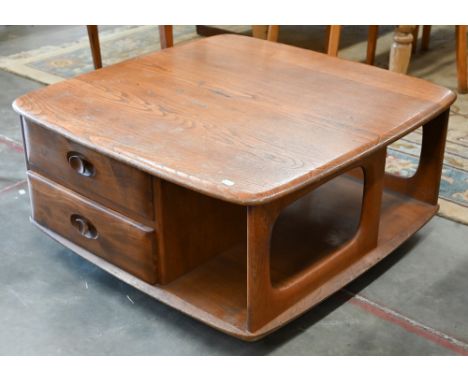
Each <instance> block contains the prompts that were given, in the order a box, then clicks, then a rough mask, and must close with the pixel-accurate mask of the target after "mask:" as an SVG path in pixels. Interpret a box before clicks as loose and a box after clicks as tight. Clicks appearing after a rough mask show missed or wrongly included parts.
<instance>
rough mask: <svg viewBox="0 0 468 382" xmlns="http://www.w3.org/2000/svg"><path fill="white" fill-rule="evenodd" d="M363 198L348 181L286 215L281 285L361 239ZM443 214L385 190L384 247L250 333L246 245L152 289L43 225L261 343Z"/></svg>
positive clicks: (160, 295)
mask: <svg viewBox="0 0 468 382" xmlns="http://www.w3.org/2000/svg"><path fill="white" fill-rule="evenodd" d="M362 194H363V186H362V182H360V181H358V180H356V179H354V178H351V177H349V176H347V175H343V176H339V177H337V178H335V179H333V180H332V181H330V182H327V183H325V184H324V185H323V186H321V187H319V188H318V189H316V190H315V191H313V192H312V193H309V194H308V195H307V196H306V197H305V198H304V199H302V200H301V207H300V208H295V206H293V208H291V209H289V210H288V211H285V214H284V215H283V216H281V220H280V221H278V225H277V227H275V231H274V234H275V236H277V238H273V240H272V255H273V256H272V258H271V262H270V266H271V276H272V281H273V283H274V284H278V283H283V282H284V281H285V280H287V279H289V278H290V277H291V272H292V273H293V274H295V273H296V271H297V270H298V269H303V267H304V266H310V265H313V264H315V263H317V262H320V261H321V260H322V259H323V256H326V255H327V254H329V253H330V251H333V249H335V250H336V249H338V248H340V247H341V246H342V245H343V243H346V242H347V241H348V240H349V239H350V238H351V237H353V236H354V234H355V232H356V212H359V209H360V206H361V202H362ZM344 195H345V196H344ZM305 211H306V213H304V212H305ZM307 211H313V213H307ZM337 211H339V212H340V213H337ZM436 211H437V206H433V205H430V204H427V203H423V202H420V201H418V200H415V199H412V198H409V197H407V196H405V195H403V194H400V193H396V192H392V191H384V193H383V195H382V209H381V220H380V229H379V236H378V245H377V247H376V248H375V249H373V250H371V251H369V252H367V253H362V256H361V257H360V258H359V259H358V260H357V261H356V262H355V263H354V264H353V265H352V266H350V267H348V268H346V269H344V270H343V271H342V272H340V273H339V274H338V275H336V276H335V277H333V278H331V279H330V280H328V282H327V283H326V284H325V285H324V286H323V287H322V288H318V289H316V290H314V291H313V292H311V293H310V294H309V295H308V296H307V297H305V298H304V299H302V300H300V301H298V302H297V303H294V304H293V305H291V306H290V307H289V308H288V309H287V310H285V311H284V312H281V313H279V314H278V316H277V317H275V318H274V319H273V320H271V321H270V322H269V323H268V324H266V325H265V326H263V327H262V328H260V329H258V330H254V331H250V330H248V327H247V282H246V281H247V264H246V258H247V253H246V246H245V245H244V244H239V245H233V246H232V247H231V248H230V249H228V250H226V251H225V252H223V253H220V254H219V256H216V257H213V258H212V259H210V260H209V261H207V262H205V263H203V264H201V265H200V266H198V267H197V268H195V269H193V270H192V271H190V272H188V273H186V274H185V275H183V276H181V277H179V278H178V279H176V280H174V281H173V282H171V283H169V284H167V285H149V284H147V283H146V282H143V281H141V280H140V279H138V278H136V277H134V276H133V275H131V274H129V273H128V272H126V271H125V270H122V269H120V268H117V267H115V266H113V265H112V264H111V263H109V262H107V261H105V260H104V259H102V258H101V257H97V256H95V255H94V254H93V253H91V252H89V250H86V248H83V247H80V246H77V245H75V244H73V243H71V242H70V241H69V240H67V239H66V238H63V237H62V236H60V235H57V234H56V233H54V232H53V231H51V230H50V229H47V227H44V226H43V225H42V224H41V223H39V227H40V228H41V229H42V230H43V231H44V232H45V233H47V234H48V235H50V236H51V237H53V238H54V239H55V240H57V241H59V242H60V243H62V244H64V245H65V246H67V247H68V248H71V249H72V250H73V251H75V252H76V253H78V254H79V255H80V256H83V257H84V258H86V259H88V260H89V261H91V262H93V263H95V264H97V265H98V266H99V267H101V268H103V269H105V270H106V271H108V272H110V273H111V274H113V275H114V276H116V277H118V278H119V279H121V280H123V281H125V282H126V283H128V284H130V285H132V286H134V287H135V288H137V289H139V290H141V291H143V292H144V293H147V294H149V295H150V296H153V297H154V298H157V299H158V300H160V301H162V302H164V303H165V304H168V305H169V306H172V307H174V308H176V309H178V310H180V311H182V312H184V313H186V314H188V315H190V316H192V317H194V318H196V319H198V320H201V321H203V322H205V323H206V324H208V325H210V326H213V327H215V328H216V329H218V330H222V331H224V332H226V333H229V334H231V335H234V336H236V337H239V338H242V339H244V340H249V341H253V340H257V339H259V338H261V337H263V336H265V335H266V334H268V333H270V332H272V331H274V330H276V329H278V327H280V326H282V325H284V324H286V323H287V322H289V321H291V320H292V319H293V318H295V317H297V316H298V315H300V314H301V313H303V312H305V311H307V310H308V309H310V307H312V306H314V305H316V304H317V303H319V302H320V301H322V300H323V299H325V298H326V297H328V296H329V295H330V294H332V293H333V292H336V291H337V290H339V289H340V288H342V287H343V286H344V285H346V284H347V283H349V282H350V281H352V280H353V279H355V278H356V277H358V276H359V275H360V274H362V273H363V272H364V271H366V270H367V269H369V268H370V267H372V266H373V265H374V264H375V263H377V262H378V261H380V260H382V259H383V258H384V257H385V256H387V255H389V254H390V253H391V252H392V251H393V250H394V249H395V248H397V247H398V246H399V245H401V244H402V243H403V242H404V241H406V240H407V239H408V237H409V236H410V235H411V234H412V233H414V232H416V231H417V230H418V229H419V228H421V227H422V226H423V225H424V224H425V223H426V222H427V221H428V220H429V219H430V218H431V217H432V216H433V215H434V214H435V213H436ZM298 221H300V222H301V225H303V226H305V227H307V232H304V231H302V233H301V232H296V231H294V230H293V229H291V226H293V225H295V224H297V222H298ZM347 222H349V224H347ZM37 223H38V222H36V224H37ZM233 229H237V228H236V227H235V226H234V227H233ZM332 236H333V238H332ZM284 242H289V243H291V242H293V243H294V244H293V246H292V247H291V246H290V245H289V246H284V245H283V243H284ZM315 248H316V250H315V251H314V250H313V249H315ZM291 250H293V252H294V253H292V252H291Z"/></svg>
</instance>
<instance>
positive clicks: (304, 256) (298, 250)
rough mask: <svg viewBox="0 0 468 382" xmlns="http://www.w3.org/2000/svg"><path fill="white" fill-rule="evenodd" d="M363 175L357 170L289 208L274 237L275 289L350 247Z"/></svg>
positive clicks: (358, 209)
mask: <svg viewBox="0 0 468 382" xmlns="http://www.w3.org/2000/svg"><path fill="white" fill-rule="evenodd" d="M362 200H363V171H362V169H361V168H356V169H354V170H352V171H351V172H348V173H346V174H343V175H340V176H338V177H336V178H334V179H332V180H331V181H329V182H327V183H325V184H323V185H321V186H320V187H318V188H317V189H315V190H313V191H311V192H310V193H309V194H307V195H306V196H304V197H302V198H300V199H298V200H297V201H295V202H294V203H292V204H291V205H289V206H288V207H286V208H285V209H284V210H283V211H282V212H281V214H280V215H279V216H278V219H277V220H276V222H275V225H274V228H273V232H272V237H271V253H270V267H271V269H270V273H271V282H272V285H273V287H278V286H280V285H282V284H284V283H287V282H288V280H289V279H291V278H292V277H294V276H295V275H296V274H298V273H299V272H301V271H303V270H304V269H307V268H309V267H311V266H313V265H315V264H318V263H319V262H320V261H321V260H323V259H325V258H326V257H327V256H329V255H330V254H332V253H333V252H335V251H336V250H337V249H339V248H340V247H341V246H343V245H345V244H346V243H348V242H349V241H350V240H351V239H352V238H353V237H354V236H355V235H356V232H357V230H358V228H359V219H360V215H361V209H362Z"/></svg>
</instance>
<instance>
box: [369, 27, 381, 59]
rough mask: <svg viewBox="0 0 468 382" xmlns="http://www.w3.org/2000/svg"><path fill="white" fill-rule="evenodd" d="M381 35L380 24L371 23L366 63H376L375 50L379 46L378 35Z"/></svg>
mask: <svg viewBox="0 0 468 382" xmlns="http://www.w3.org/2000/svg"><path fill="white" fill-rule="evenodd" d="M378 36H379V26H378V25H369V32H368V34H367V56H366V64H369V65H374V61H375V50H376V48H377V37H378Z"/></svg>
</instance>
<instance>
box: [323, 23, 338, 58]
mask: <svg viewBox="0 0 468 382" xmlns="http://www.w3.org/2000/svg"><path fill="white" fill-rule="evenodd" d="M340 34H341V25H329V26H328V28H327V41H326V47H327V49H326V53H327V54H329V55H330V56H334V57H336V56H338V49H339V45H340Z"/></svg>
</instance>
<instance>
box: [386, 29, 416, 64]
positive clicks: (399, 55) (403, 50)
mask: <svg viewBox="0 0 468 382" xmlns="http://www.w3.org/2000/svg"><path fill="white" fill-rule="evenodd" d="M415 28H416V26H415V25H399V26H398V27H397V28H396V30H395V34H394V36H393V43H392V47H391V50H390V64H389V69H390V70H391V71H393V72H397V73H406V72H407V71H408V67H409V63H410V58H411V51H412V43H413V31H414V29H415Z"/></svg>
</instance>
